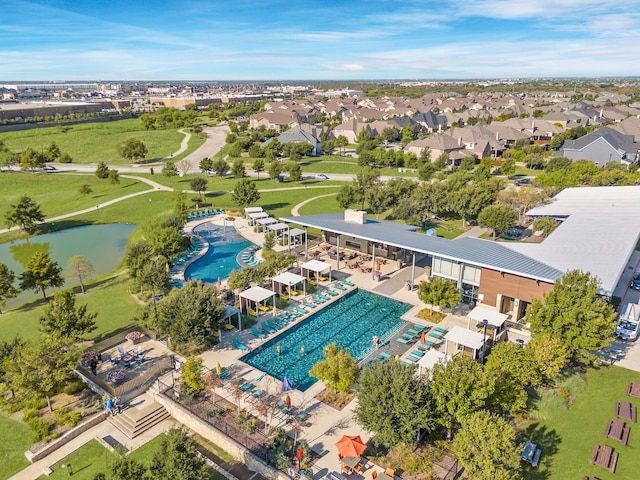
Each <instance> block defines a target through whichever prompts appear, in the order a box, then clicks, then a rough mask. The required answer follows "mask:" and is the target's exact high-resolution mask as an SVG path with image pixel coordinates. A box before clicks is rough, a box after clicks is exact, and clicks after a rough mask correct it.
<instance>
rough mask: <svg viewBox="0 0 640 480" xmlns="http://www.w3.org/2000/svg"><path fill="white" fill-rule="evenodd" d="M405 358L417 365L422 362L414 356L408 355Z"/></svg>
mask: <svg viewBox="0 0 640 480" xmlns="http://www.w3.org/2000/svg"><path fill="white" fill-rule="evenodd" d="M405 358H406V359H407V360H409V361H410V362H413V363H416V362H417V361H418V360H420V358H418V357H414V356H413V355H407V356H406V357H405Z"/></svg>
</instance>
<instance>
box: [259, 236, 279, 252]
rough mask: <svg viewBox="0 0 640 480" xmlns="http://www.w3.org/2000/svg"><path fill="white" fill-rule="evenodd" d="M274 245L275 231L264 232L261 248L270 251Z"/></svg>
mask: <svg viewBox="0 0 640 480" xmlns="http://www.w3.org/2000/svg"><path fill="white" fill-rule="evenodd" d="M275 246H276V232H271V231H270V232H266V233H265V234H264V243H263V244H262V248H263V250H264V252H265V253H266V252H272V251H273V247H275Z"/></svg>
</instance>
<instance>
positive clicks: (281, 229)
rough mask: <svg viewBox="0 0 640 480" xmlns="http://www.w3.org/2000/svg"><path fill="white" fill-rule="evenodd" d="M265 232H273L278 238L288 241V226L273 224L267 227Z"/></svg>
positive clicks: (285, 224)
mask: <svg viewBox="0 0 640 480" xmlns="http://www.w3.org/2000/svg"><path fill="white" fill-rule="evenodd" d="M267 230H269V231H271V232H275V233H276V235H277V237H278V238H286V239H287V240H288V239H289V237H288V235H287V232H288V231H289V225H288V224H287V223H274V224H271V225H268V226H267Z"/></svg>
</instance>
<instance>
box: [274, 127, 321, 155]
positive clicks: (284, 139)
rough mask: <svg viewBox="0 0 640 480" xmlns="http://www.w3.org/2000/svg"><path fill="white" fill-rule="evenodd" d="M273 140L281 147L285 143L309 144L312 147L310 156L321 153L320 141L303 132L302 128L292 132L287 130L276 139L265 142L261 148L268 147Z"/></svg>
mask: <svg viewBox="0 0 640 480" xmlns="http://www.w3.org/2000/svg"><path fill="white" fill-rule="evenodd" d="M274 140H278V142H280V144H281V145H286V144H287V143H305V142H306V143H309V144H311V145H312V146H313V150H311V153H310V155H320V154H321V153H322V149H321V148H320V139H318V137H316V136H314V135H312V134H311V133H309V132H307V131H305V130H303V129H302V128H296V129H293V130H287V131H286V132H283V133H281V134H280V135H278V136H277V137H271V138H269V139H268V140H266V141H265V142H264V143H263V144H262V146H263V147H264V146H265V145H268V144H269V143H271V142H273V141H274Z"/></svg>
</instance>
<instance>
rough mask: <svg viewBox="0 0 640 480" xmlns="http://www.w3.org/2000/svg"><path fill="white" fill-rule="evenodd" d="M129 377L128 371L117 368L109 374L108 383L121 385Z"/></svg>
mask: <svg viewBox="0 0 640 480" xmlns="http://www.w3.org/2000/svg"><path fill="white" fill-rule="evenodd" d="M126 375H127V371H126V370H123V369H122V368H116V369H114V370H111V371H110V372H109V373H107V382H109V383H119V382H121V381H122V380H124V377H125V376H126Z"/></svg>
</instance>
